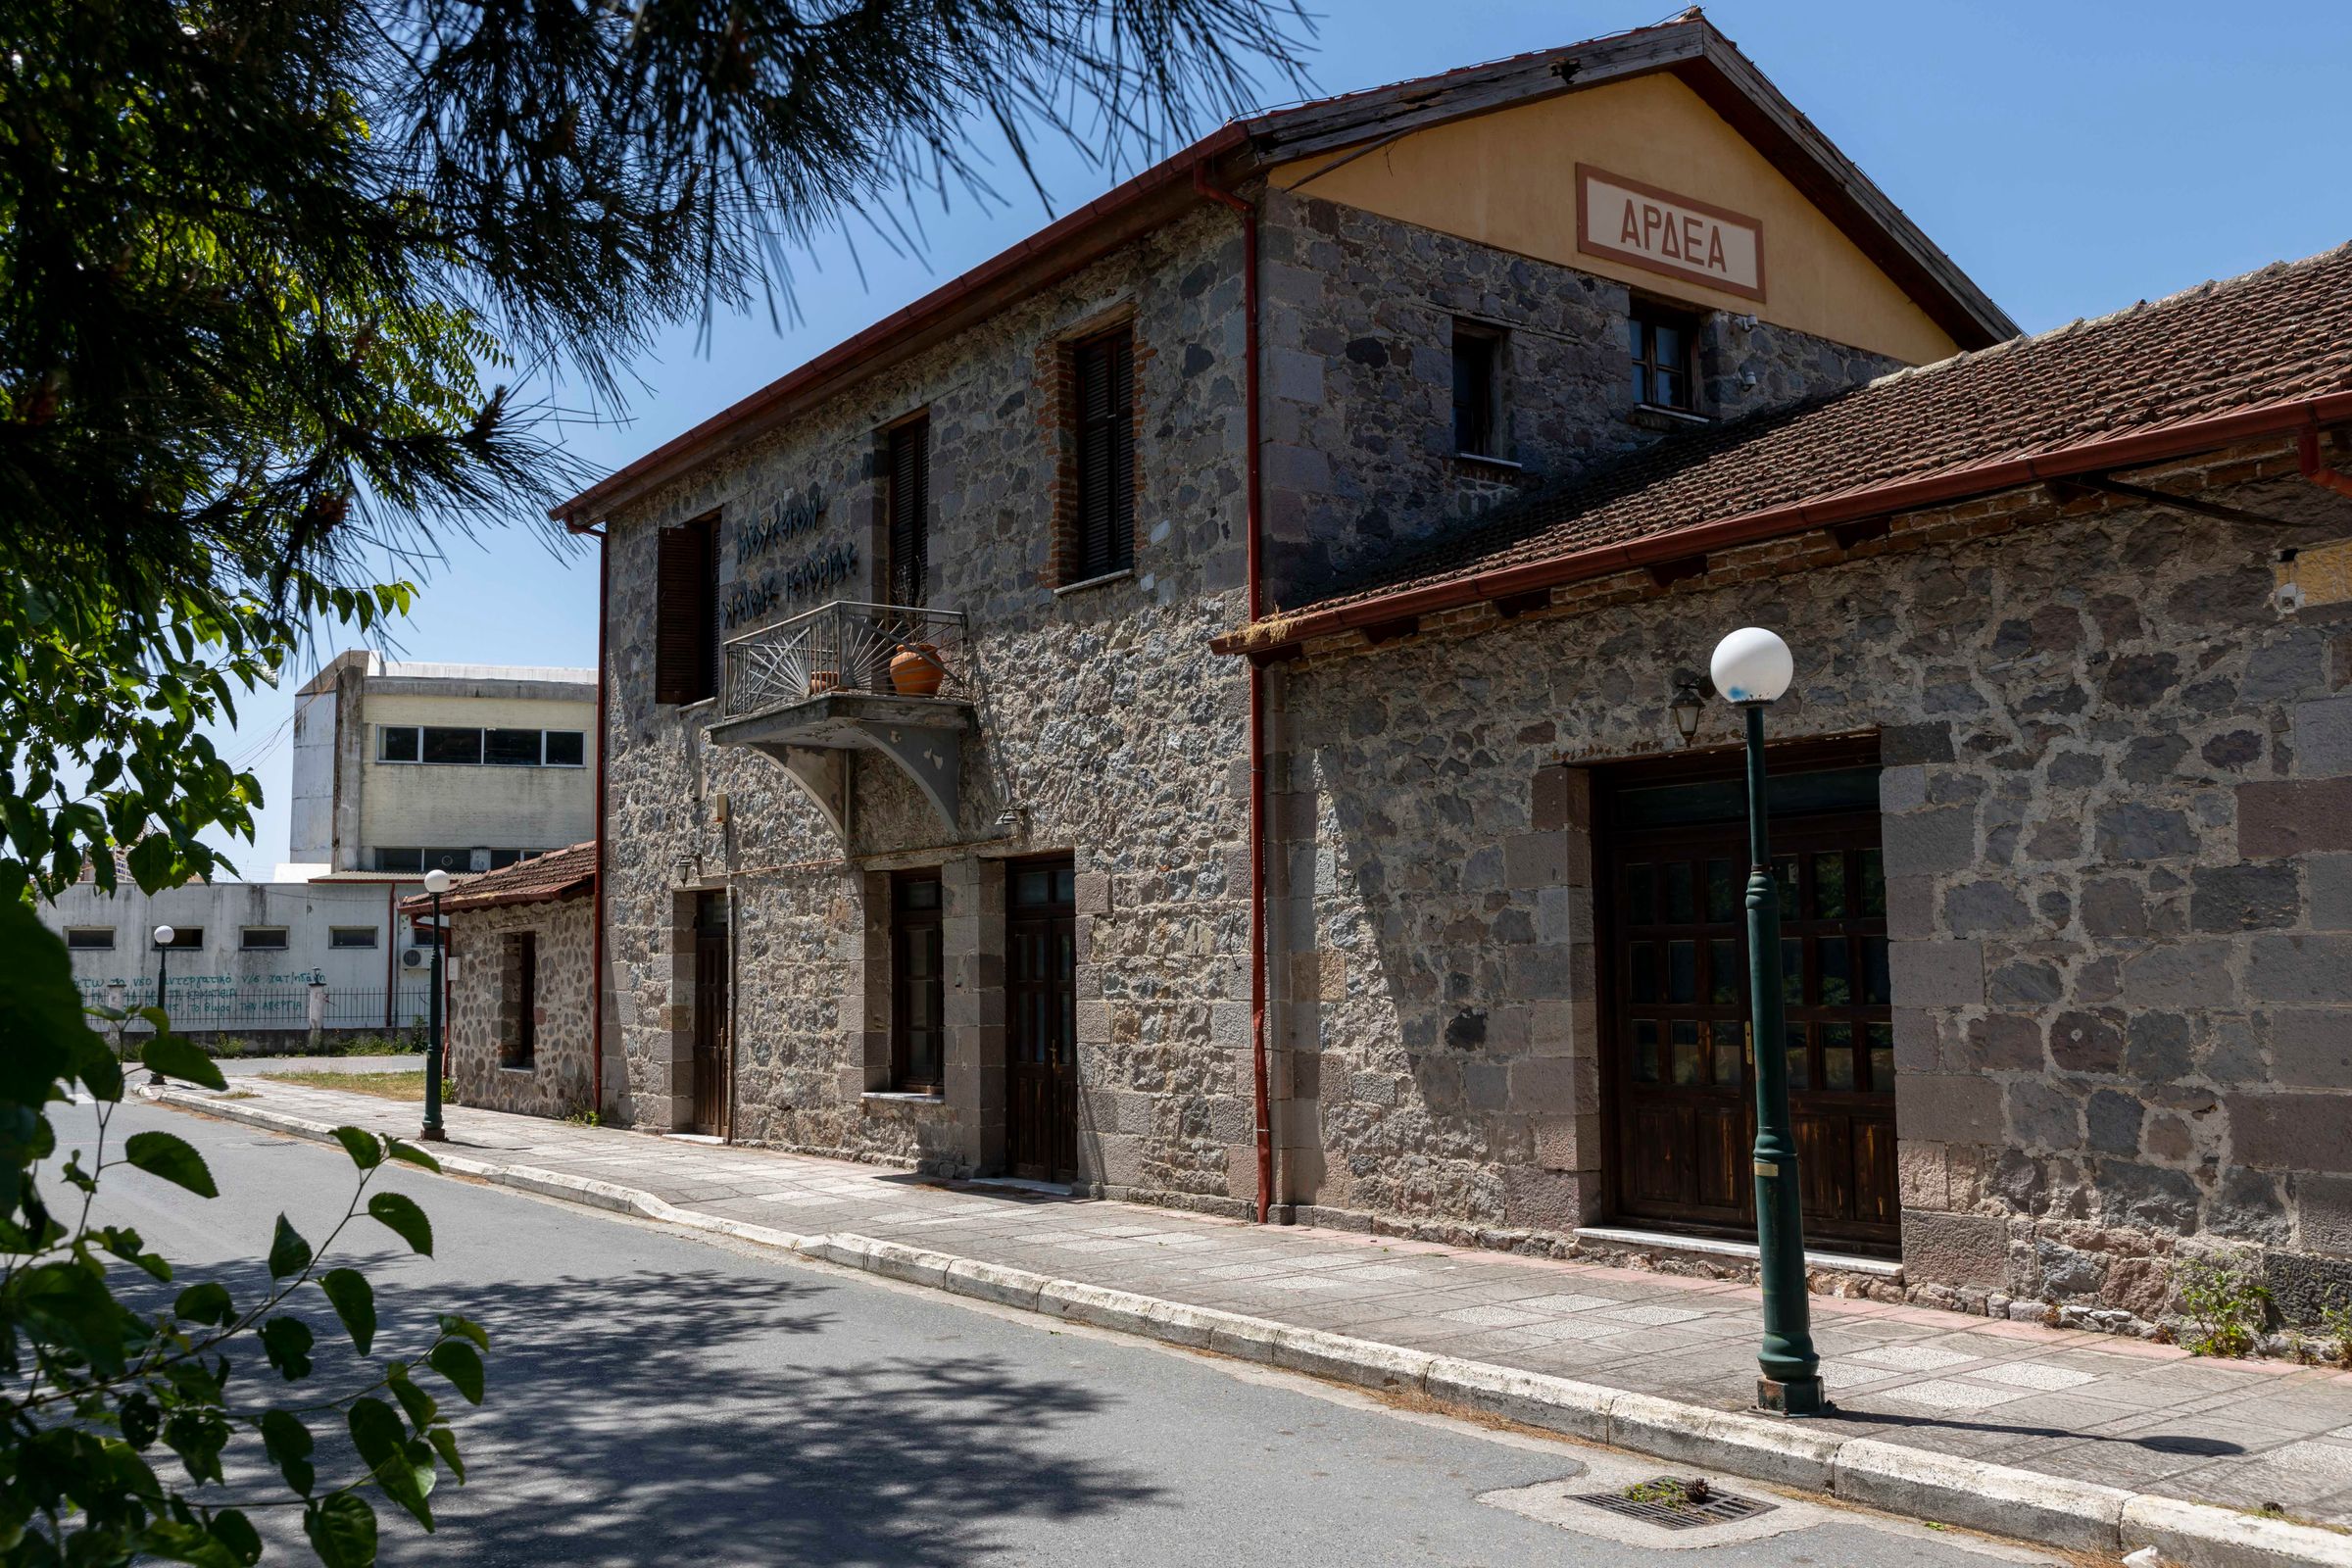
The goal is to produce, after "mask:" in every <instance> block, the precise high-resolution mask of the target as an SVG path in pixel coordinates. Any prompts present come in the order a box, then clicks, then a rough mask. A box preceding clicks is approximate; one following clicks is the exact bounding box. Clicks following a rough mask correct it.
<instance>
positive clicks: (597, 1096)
mask: <svg viewBox="0 0 2352 1568" xmlns="http://www.w3.org/2000/svg"><path fill="white" fill-rule="evenodd" d="M594 532H595V533H596V890H595V893H594V894H593V895H592V897H593V899H594V901H595V907H594V909H593V911H592V912H591V913H590V914H589V917H588V995H589V1006H588V1019H589V1021H588V1031H589V1033H588V1103H589V1107H590V1108H591V1109H593V1110H595V1111H596V1112H597V1113H598V1115H599V1116H602V1115H603V1113H604V1108H605V758H606V753H607V748H606V745H605V690H606V687H607V685H608V684H609V683H610V682H609V677H608V675H607V673H606V670H605V628H606V626H607V625H608V624H609V622H610V619H611V614H610V604H609V601H610V596H611V594H612V589H613V546H612V540H611V538H610V536H609V535H608V534H607V533H606V532H605V530H604V529H602V528H599V529H596V530H594Z"/></svg>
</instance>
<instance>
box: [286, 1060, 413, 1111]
mask: <svg viewBox="0 0 2352 1568" xmlns="http://www.w3.org/2000/svg"><path fill="white" fill-rule="evenodd" d="M261 1076H263V1077H264V1078H269V1079H272V1080H274V1081H275V1082H278V1083H281V1084H300V1085H302V1086H303V1087H304V1088H305V1089H348V1090H350V1091H351V1092H352V1093H353V1094H355V1095H373V1096H375V1097H376V1099H378V1100H405V1101H408V1102H411V1103H415V1104H419V1105H420V1104H422V1103H424V1073H423V1070H422V1069H418V1070H417V1071H416V1072H266V1073H263V1074H262V1075H261Z"/></svg>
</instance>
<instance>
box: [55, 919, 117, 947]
mask: <svg viewBox="0 0 2352 1568" xmlns="http://www.w3.org/2000/svg"><path fill="white" fill-rule="evenodd" d="M66 946H67V947H68V948H70V949H72V950H73V952H75V953H111V952H112V951H114V946H115V928H114V927H113V926H111V925H70V926H68V927H66Z"/></svg>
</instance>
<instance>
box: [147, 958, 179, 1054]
mask: <svg viewBox="0 0 2352 1568" xmlns="http://www.w3.org/2000/svg"><path fill="white" fill-rule="evenodd" d="M178 935H179V933H178V932H176V931H174V930H172V928H171V927H170V926H168V925H159V926H157V927H156V928H155V1010H156V1011H158V1012H162V1013H165V1014H166V1016H169V1012H168V1010H167V1009H168V1008H169V1006H170V1004H168V1003H166V1002H165V1001H164V984H165V966H166V965H167V964H169V963H170V962H171V959H172V938H173V937H176V936H178ZM156 1033H157V1034H162V1033H163V1025H162V1024H157V1025H156ZM147 1083H148V1085H149V1087H151V1088H155V1089H161V1088H162V1087H163V1086H164V1075H163V1074H162V1073H160V1072H157V1071H156V1070H155V1069H153V1068H152V1067H151V1068H149V1069H148V1071H147Z"/></svg>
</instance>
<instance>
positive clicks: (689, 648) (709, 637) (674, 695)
mask: <svg viewBox="0 0 2352 1568" xmlns="http://www.w3.org/2000/svg"><path fill="white" fill-rule="evenodd" d="M716 534H717V530H716V528H715V527H714V526H713V525H712V523H711V520H710V519H707V518H706V519H701V520H698V521H695V522H690V523H687V524H686V525H685V526H684V527H680V528H664V529H662V531H661V532H660V533H659V534H657V535H656V536H655V537H656V539H657V540H658V541H659V546H660V553H659V555H658V557H657V559H656V563H655V573H656V575H655V604H654V701H655V702H657V703H699V702H701V701H702V700H703V699H704V698H706V697H709V696H710V695H711V693H712V691H714V690H715V689H716V685H715V681H714V676H715V673H716V663H717V625H716V619H717V611H718V595H717V582H716V567H717V563H718V558H717V553H716V551H715V549H714V548H713V547H714V545H715V543H716Z"/></svg>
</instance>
